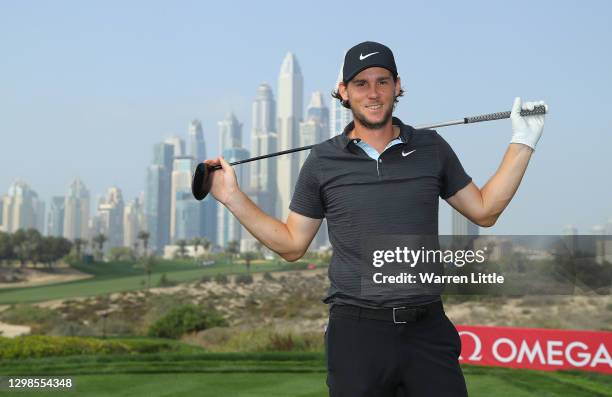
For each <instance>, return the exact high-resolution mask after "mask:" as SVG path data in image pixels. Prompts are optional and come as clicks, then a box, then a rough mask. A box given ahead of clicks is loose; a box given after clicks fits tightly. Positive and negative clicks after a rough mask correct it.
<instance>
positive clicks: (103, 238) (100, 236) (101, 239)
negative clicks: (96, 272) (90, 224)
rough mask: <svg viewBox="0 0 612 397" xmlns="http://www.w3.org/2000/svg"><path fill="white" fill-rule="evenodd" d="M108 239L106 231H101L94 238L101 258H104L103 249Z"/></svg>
mask: <svg viewBox="0 0 612 397" xmlns="http://www.w3.org/2000/svg"><path fill="white" fill-rule="evenodd" d="M107 240H108V239H107V238H106V236H105V235H104V233H100V234H98V235H97V236H96V237H94V238H93V240H92V241H93V242H94V243H96V244H98V254H99V256H100V260H102V257H103V253H102V249H103V248H104V243H105V242H106V241H107Z"/></svg>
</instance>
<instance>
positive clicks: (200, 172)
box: [191, 163, 211, 200]
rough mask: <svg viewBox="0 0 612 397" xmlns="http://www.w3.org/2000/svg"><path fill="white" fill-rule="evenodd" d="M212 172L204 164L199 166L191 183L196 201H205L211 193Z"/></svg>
mask: <svg viewBox="0 0 612 397" xmlns="http://www.w3.org/2000/svg"><path fill="white" fill-rule="evenodd" d="M210 183H211V179H210V170H209V169H208V166H207V165H206V164H204V163H200V164H198V166H197V167H196V169H195V172H194V174H193V180H192V181H191V193H193V197H195V199H196V200H204V197H206V195H207V194H208V192H209V191H210Z"/></svg>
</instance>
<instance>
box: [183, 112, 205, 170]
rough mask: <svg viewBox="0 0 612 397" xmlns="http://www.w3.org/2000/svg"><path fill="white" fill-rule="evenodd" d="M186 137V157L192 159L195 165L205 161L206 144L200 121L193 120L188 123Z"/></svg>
mask: <svg viewBox="0 0 612 397" xmlns="http://www.w3.org/2000/svg"><path fill="white" fill-rule="evenodd" d="M187 135H188V137H187V143H188V145H187V156H191V157H193V159H194V161H195V162H196V163H200V162H202V161H204V160H206V144H205V142H204V132H203V131H202V123H201V122H200V120H193V121H192V122H191V123H189V132H188V133H187Z"/></svg>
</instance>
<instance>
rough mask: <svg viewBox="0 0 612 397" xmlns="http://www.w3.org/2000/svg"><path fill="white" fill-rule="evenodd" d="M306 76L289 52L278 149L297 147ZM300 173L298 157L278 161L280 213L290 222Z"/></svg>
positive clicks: (282, 86)
mask: <svg viewBox="0 0 612 397" xmlns="http://www.w3.org/2000/svg"><path fill="white" fill-rule="evenodd" d="M303 85H304V81H303V77H302V71H301V70H300V65H299V63H298V61H297V58H296V57H295V55H293V54H292V53H290V52H289V53H287V55H286V56H285V59H284V60H283V63H282V65H281V69H280V75H279V77H278V110H277V117H278V122H277V127H278V150H279V151H282V150H287V149H292V148H296V147H298V145H299V143H300V139H299V125H300V122H301V121H302V112H303V110H302V109H303ZM298 174H299V156H297V155H295V154H289V155H283V156H279V157H278V160H277V175H278V178H277V184H278V192H279V195H278V205H277V207H278V209H279V212H278V214H279V215H280V217H281V219H282V220H285V219H287V216H288V214H289V203H290V201H291V196H292V195H293V190H294V188H295V183H296V182H297V177H298Z"/></svg>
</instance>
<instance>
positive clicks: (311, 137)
mask: <svg viewBox="0 0 612 397" xmlns="http://www.w3.org/2000/svg"><path fill="white" fill-rule="evenodd" d="M328 131H329V109H328V108H327V106H325V102H324V100H323V94H321V92H320V91H315V92H313V93H312V96H311V98H310V104H309V105H308V108H307V109H306V121H304V122H302V123H300V134H299V136H300V142H299V146H306V145H314V144H317V143H320V142H322V141H324V140H325V139H327V133H328ZM309 153H310V151H309V150H308V151H302V152H299V154H297V155H298V156H299V167H300V168H302V165H303V164H304V161H306V157H308V154H309Z"/></svg>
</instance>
